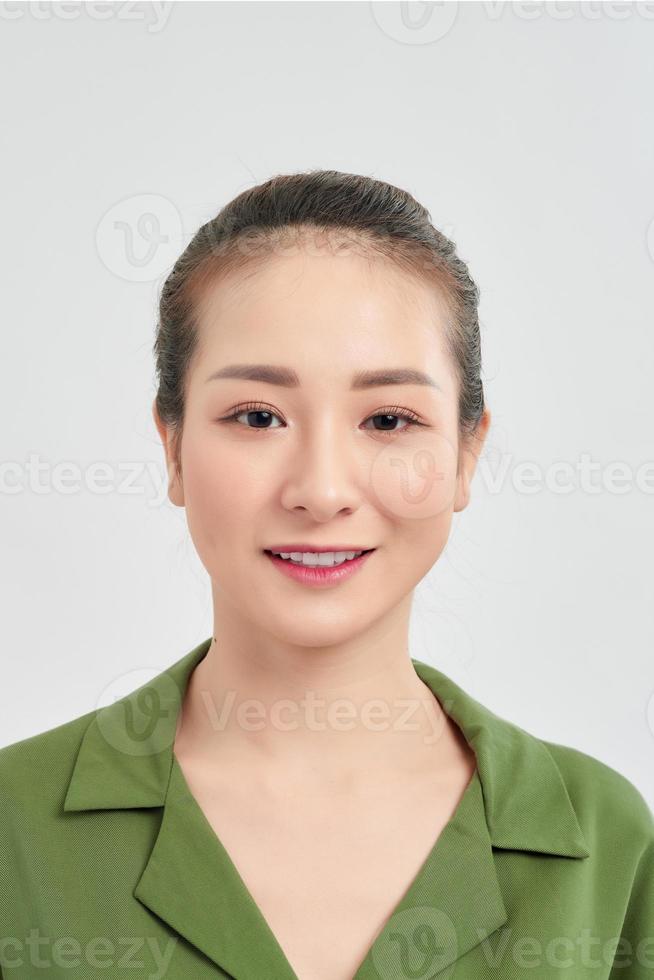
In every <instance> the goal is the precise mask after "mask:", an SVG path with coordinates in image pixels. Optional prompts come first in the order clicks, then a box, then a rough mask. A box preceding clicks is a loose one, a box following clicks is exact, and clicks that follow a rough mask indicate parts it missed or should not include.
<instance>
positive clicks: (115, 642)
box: [0, 2, 654, 806]
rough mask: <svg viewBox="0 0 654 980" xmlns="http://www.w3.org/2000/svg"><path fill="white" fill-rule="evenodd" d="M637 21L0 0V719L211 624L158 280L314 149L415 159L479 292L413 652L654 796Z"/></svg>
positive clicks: (646, 251)
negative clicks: (158, 388)
mask: <svg viewBox="0 0 654 980" xmlns="http://www.w3.org/2000/svg"><path fill="white" fill-rule="evenodd" d="M653 47H654V3H653V4H649V5H648V4H644V3H634V4H617V3H611V4H606V5H604V6H602V5H600V4H599V3H588V4H584V5H583V6H580V5H577V4H572V3H563V2H559V3H540V4H539V3H535V4H516V5H514V6H510V5H509V4H508V3H474V4H463V3H461V4H458V5H457V4H456V3H452V4H448V5H443V4H439V3H436V4H433V5H429V4H408V5H407V4H396V3H381V4H377V3H372V4H371V3H328V4H324V3H311V4H309V3H288V4H286V3H263V4H259V3H241V4H231V3H222V4H214V3H208V4H195V3H189V4H175V5H172V6H171V5H170V4H156V5H147V6H144V5H138V4H137V5H134V4H126V3H125V4H122V3H117V4H114V5H111V6H103V7H100V6H99V5H92V4H89V5H88V6H86V7H83V6H81V7H75V6H74V5H72V4H62V5H58V6H50V7H48V6H46V5H45V4H43V3H28V4H25V5H23V6H22V7H19V6H18V5H17V4H14V3H8V2H7V3H3V4H2V5H1V6H0V53H1V58H0V62H1V64H2V68H1V76H2V77H1V78H0V80H1V82H2V90H3V93H4V98H3V100H2V109H1V114H2V117H1V125H0V140H1V141H2V159H3V170H2V175H3V182H2V234H1V236H0V240H1V247H2V334H1V340H2V353H1V356H0V382H1V383H0V399H1V400H2V404H1V406H0V407H1V410H2V422H1V436H2V438H1V453H0V455H1V460H2V467H3V469H2V486H3V490H2V492H1V493H0V506H1V513H2V517H1V521H2V523H1V527H0V533H1V541H2V548H1V550H0V586H1V595H2V600H3V601H2V644H1V650H2V685H1V689H2V693H1V710H0V744H2V745H5V744H9V743H12V742H15V741H18V740H20V739H23V738H26V737H28V736H30V735H32V734H36V733H37V732H41V731H45V730H46V729H49V728H51V727H54V726H56V725H58V724H61V723H64V722H66V721H68V720H70V719H71V718H73V717H76V716H78V715H80V714H82V713H85V712H87V711H90V710H92V709H94V708H95V707H96V706H98V705H99V704H100V703H101V702H102V698H103V697H104V698H105V701H106V700H107V698H108V693H107V692H108V691H111V692H112V697H111V700H113V697H114V696H115V693H116V691H117V690H119V689H120V690H121V691H122V693H127V691H129V690H132V689H134V688H135V687H137V686H138V685H139V684H140V683H142V682H143V679H147V678H142V676H141V674H142V673H143V671H145V672H146V673H147V674H148V676H151V675H153V674H154V673H158V672H159V671H160V670H163V669H165V668H166V667H167V666H169V665H170V664H171V663H173V662H174V661H176V660H178V659H179V658H180V657H182V656H183V655H184V654H185V653H186V652H188V651H189V650H190V649H191V647H193V646H195V645H196V644H198V643H199V642H201V641H202V640H203V639H205V638H207V637H208V636H210V635H211V626H212V618H211V602H210V592H209V583H208V578H207V575H206V572H205V570H204V568H203V567H202V566H201V564H200V562H199V559H198V558H197V556H196V554H195V551H194V548H193V545H192V542H191V540H190V537H189V534H188V531H187V527H186V521H185V514H184V511H183V510H179V509H176V508H174V507H173V506H172V505H171V504H170V502H169V501H168V500H167V499H166V498H165V490H164V491H162V481H163V480H164V477H165V471H164V466H163V452H162V449H161V446H160V443H159V440H158V436H157V433H156V430H155V428H154V424H153V422H152V418H151V414H150V411H151V403H152V399H153V397H154V392H155V388H154V360H153V355H152V350H151V347H152V342H153V340H154V328H155V322H156V300H157V294H158V289H159V288H160V285H161V282H162V280H163V278H164V277H165V274H166V271H167V270H168V268H169V267H170V265H171V264H172V262H173V261H174V259H175V257H176V256H177V255H178V254H179V253H180V252H181V251H182V249H183V248H184V246H185V245H186V243H187V242H188V240H189V239H190V237H191V236H192V234H193V233H194V232H195V230H196V229H197V227H198V226H199V225H200V224H201V223H203V222H204V221H206V220H208V219H209V218H210V217H211V216H213V215H214V214H215V213H216V212H217V211H218V210H219V208H220V207H222V206H223V205H224V204H225V203H227V201H229V200H230V199H231V198H232V197H233V196H234V195H235V194H237V193H238V192H240V191H242V190H243V189H245V188H247V187H250V186H252V185H253V184H255V183H259V182H261V181H263V180H265V179H267V178H269V177H270V176H272V175H273V174H275V173H283V172H290V171H296V170H303V169H313V168H319V167H325V168H335V169H339V170H346V171H349V172H357V173H363V174H367V175H370V176H374V177H379V178H381V179H384V180H388V181H391V182H392V183H396V184H398V185H400V186H402V187H405V188H406V189H407V190H409V191H411V193H413V194H414V195H415V196H416V197H417V198H418V199H419V200H420V201H422V203H424V204H425V205H426V206H427V207H428V209H429V210H430V213H431V215H432V218H433V221H434V223H435V224H436V225H437V226H438V227H440V228H441V229H442V230H443V231H444V232H445V233H446V234H448V235H449V236H450V237H452V238H453V239H454V240H455V241H456V243H457V246H458V249H459V253H460V254H461V255H462V257H463V258H464V259H465V260H466V261H467V262H468V264H469V267H470V271H471V274H472V275H473V277H474V278H475V279H476V281H477V282H478V284H479V286H480V289H481V294H482V300H481V307H480V316H481V322H482V343H483V358H484V372H483V378H484V382H485V390H486V397H487V401H488V404H489V406H490V408H491V411H492V413H493V426H492V429H491V433H490V436H489V439H488V443H487V447H486V451H485V453H484V456H483V459H482V463H481V465H480V469H479V470H478V473H477V475H476V477H475V482H474V485H473V500H472V503H471V505H470V507H469V508H468V509H467V510H466V511H464V512H463V513H461V514H457V515H455V518H454V525H453V529H452V534H451V538H450V541H449V543H448V546H447V548H446V550H445V552H444V553H443V555H442V556H441V558H440V559H439V561H438V562H437V563H436V565H435V566H434V568H433V570H432V571H431V573H430V574H429V576H428V577H427V578H426V579H425V580H424V581H423V582H422V583H421V584H420V586H419V588H418V590H417V593H416V601H415V605H414V615H413V619H412V626H411V655H412V656H414V657H417V658H418V659H421V660H425V661H428V662H430V663H433V664H435V665H436V666H438V667H439V668H440V669H441V670H444V671H445V672H446V673H449V674H450V676H452V677H453V678H454V679H455V680H456V681H457V682H458V683H459V684H461V685H462V686H464V687H465V688H466V690H468V691H469V692H470V693H471V694H472V695H473V696H474V697H476V698H477V699H478V700H481V701H482V702H483V703H484V704H486V705H487V706H488V707H489V708H491V710H494V711H496V712H497V713H499V714H501V715H502V716H504V717H505V718H507V719H509V720H511V721H513V722H515V723H517V724H519V725H521V726H522V727H524V728H526V729H528V730H529V731H530V732H532V733H533V734H535V735H537V736H539V737H541V738H545V739H549V740H551V741H556V742H560V743H564V744H568V745H573V746H575V747H577V748H579V749H581V750H583V751H585V752H587V753H589V754H591V755H593V756H595V757H596V758H599V759H601V760H603V761H604V762H606V763H608V764H609V765H611V766H612V767H614V768H615V769H617V770H619V771H620V772H621V773H623V774H624V775H626V776H627V777H628V778H629V779H630V780H631V781H632V782H634V783H635V785H636V786H638V788H639V789H640V790H641V792H642V793H643V795H644V796H645V797H646V798H647V800H648V802H649V804H650V806H654V767H653V766H652V757H653V748H654V699H653V692H654V656H653V642H652V641H653V634H654V602H653V601H652V599H653V595H652V593H653V588H652V545H653V544H654V534H653V532H654V516H653V515H654V466H653V464H652V459H653V456H652V436H653V425H654V412H653V408H654V406H653V404H652V401H653V396H652V375H653V369H654V356H653V355H654V339H653V327H654V319H653V309H652V306H653V302H652V294H653V285H652V284H653V279H654V226H653V225H652V219H653V218H654V182H653V179H652V178H653V176H654V119H653V112H652V106H653V104H654V103H653V101H652V92H653V91H654V59H653V58H652V50H653ZM148 216H151V217H148ZM584 457H586V459H587V460H588V461H589V463H590V464H593V465H594V470H593V472H592V473H591V475H590V477H589V483H590V484H591V486H590V487H589V485H588V483H586V484H584V483H583V482H582V479H581V476H580V474H579V473H578V472H577V467H578V466H579V465H580V464H581V462H582V461H583V459H584ZM30 458H31V459H32V464H33V466H35V465H36V464H37V463H40V464H41V467H42V470H41V474H40V475H33V476H32V477H30V473H29V468H28V464H29V461H30ZM97 462H100V463H104V464H107V465H108V466H109V467H110V468H111V470H113V476H111V475H110V476H109V478H108V479H107V478H105V480H104V483H105V485H108V487H109V492H107V493H98V492H97V491H96V489H94V485H93V483H92V480H91V470H90V467H91V464H93V463H97ZM560 462H563V463H567V465H568V466H569V468H570V474H571V475H570V476H569V477H568V479H569V480H571V482H570V487H571V490H570V492H567V493H562V492H557V491H556V489H555V486H554V484H553V483H551V480H552V479H558V480H559V482H560V481H561V479H562V476H561V474H559V475H558V476H557V473H556V472H555V470H554V469H553V467H554V464H556V463H560ZM63 463H66V464H70V466H71V467H72V469H69V470H67V474H68V475H67V476H63V477H62V475H61V473H60V472H59V471H58V470H57V467H58V466H59V465H60V464H63ZM525 463H532V464H535V465H536V468H537V469H536V470H535V473H536V479H534V478H533V476H532V478H531V479H530V480H528V481H527V485H528V486H531V487H532V488H535V490H534V489H532V492H526V488H525V486H524V485H521V484H520V482H519V476H520V472H521V467H523V466H524V464H525ZM618 463H621V464H622V469H621V470H620V472H619V473H617V475H616V471H615V464H618ZM145 464H147V466H146V465H145ZM125 467H127V469H125ZM647 467H649V469H647ZM75 468H76V469H75ZM612 468H613V469H612ZM75 472H77V476H75ZM129 473H132V478H131V479H130V482H131V484H132V485H131V492H128V490H127V488H126V487H125V486H124V485H123V482H124V481H125V479H126V478H127V477H128V476H129ZM71 474H72V475H71ZM538 474H540V475H538ZM134 476H135V477H136V480H135V481H134ZM494 478H497V480H498V485H494V482H493V480H494ZM547 481H550V482H549V485H548V482H547ZM39 486H40V487H41V489H39ZM66 486H68V487H72V492H70V491H69V492H63V491H64V488H65V487H66ZM164 487H165V485H164ZM593 487H595V488H596V489H595V490H593ZM14 488H17V490H16V489H14ZM621 488H622V492H620V490H621ZM162 498H163V500H162ZM133 671H140V672H141V674H139V675H138V676H137V675H135V674H133V673H132V672H133Z"/></svg>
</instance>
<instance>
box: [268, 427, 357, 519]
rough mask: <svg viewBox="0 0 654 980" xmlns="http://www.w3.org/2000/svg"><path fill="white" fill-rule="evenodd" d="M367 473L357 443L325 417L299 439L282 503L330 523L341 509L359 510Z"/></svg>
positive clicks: (291, 508)
mask: <svg viewBox="0 0 654 980" xmlns="http://www.w3.org/2000/svg"><path fill="white" fill-rule="evenodd" d="M364 476H365V474H364V472H363V467H362V461H361V459H357V457H356V453H355V447H354V443H353V442H352V441H349V440H348V439H347V438H346V437H344V434H343V432H342V430H339V429H338V427H337V425H336V423H335V422H334V421H333V420H331V419H329V418H325V417H323V418H322V419H321V420H320V422H319V423H317V424H316V426H315V427H314V428H313V429H312V431H311V432H307V433H306V435H305V436H304V437H303V438H301V439H299V440H298V444H297V447H296V450H295V453H294V456H293V458H292V460H291V461H290V462H289V469H288V473H287V477H286V480H285V483H284V489H283V493H282V504H283V506H284V507H285V508H286V509H288V510H298V509H299V510H306V511H308V512H309V513H310V514H311V516H312V517H313V518H314V520H316V521H320V522H326V521H328V520H330V519H331V518H333V517H334V516H335V515H336V514H339V513H340V512H341V511H345V512H352V511H355V510H356V509H357V508H358V507H359V505H360V503H361V500H362V499H363V495H364Z"/></svg>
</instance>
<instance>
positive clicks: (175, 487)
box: [152, 398, 184, 507]
mask: <svg viewBox="0 0 654 980" xmlns="http://www.w3.org/2000/svg"><path fill="white" fill-rule="evenodd" d="M152 418H153V419H154V424H155V426H156V428H157V432H158V433H159V437H160V439H161V442H162V444H163V448H164V454H165V459H166V470H167V472H168V499H169V500H170V502H171V504H174V505H175V506H176V507H183V506H184V486H183V483H182V479H181V474H179V473H178V472H177V467H176V464H175V459H174V454H173V448H172V447H173V440H172V438H171V435H170V432H169V429H168V426H166V425H165V424H164V423H163V422H162V421H161V417H160V415H159V412H158V411H157V400H156V398H155V400H154V401H153V403H152Z"/></svg>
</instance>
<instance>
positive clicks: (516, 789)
mask: <svg viewBox="0 0 654 980" xmlns="http://www.w3.org/2000/svg"><path fill="white" fill-rule="evenodd" d="M210 646H211V639H208V640H205V641H203V642H202V643H201V644H199V646H197V647H195V649H193V650H191V652H190V653H188V654H187V655H186V656H185V657H183V658H182V659H181V660H178V661H177V663H175V664H173V665H172V666H171V667H169V668H168V669H167V670H165V671H163V672H162V673H160V674H158V675H157V676H155V677H154V678H153V680H151V681H149V682H148V683H147V684H145V685H143V686H142V687H140V688H138V689H137V690H136V691H134V692H132V693H131V694H128V695H127V696H126V697H124V698H122V699H120V700H119V701H116V702H114V704H112V705H109V706H107V707H104V708H101V709H99V710H98V711H97V712H95V713H94V714H93V717H92V719H91V721H90V723H89V725H88V726H87V728H86V730H85V733H84V736H83V738H82V742H81V745H80V749H79V752H78V755H77V760H76V762H75V766H74V769H73V773H72V777H71V780H70V783H69V786H68V791H67V794H66V798H65V801H64V810H65V811H67V812H69V813H71V814H72V813H74V812H75V811H84V810H98V811H102V810H105V809H121V808H128V807H129V808H134V807H163V813H162V816H161V820H160V824H159V828H158V832H157V834H156V835H155V837H154V843H153V846H152V848H151V851H150V854H149V855H147V856H145V860H144V864H143V867H142V871H141V873H140V876H139V877H138V880H137V882H136V885H135V887H134V889H133V892H132V894H133V896H134V898H135V899H136V900H137V901H138V902H140V903H141V904H142V905H143V906H145V908H146V909H149V910H150V912H152V913H154V914H155V915H156V916H157V917H158V919H161V920H163V921H164V922H166V923H167V924H168V925H169V926H170V927H171V928H172V929H173V930H175V932H176V933H177V934H178V935H181V936H183V937H184V938H185V939H186V940H187V941H188V942H189V943H191V944H193V945H194V946H195V947H196V949H198V950H200V951H201V952H202V953H203V954H204V955H205V956H207V957H209V959H210V960H211V961H212V962H213V963H215V964H216V965H217V966H219V967H220V968H221V970H223V971H227V974H228V975H229V976H232V977H235V978H236V980H260V978H261V977H262V976H271V975H274V976H275V978H276V980H297V976H296V974H295V973H294V971H293V968H292V966H291V964H290V962H289V961H288V959H287V957H286V955H285V953H284V950H283V949H282V947H281V945H280V943H279V942H278V940H277V938H276V936H275V935H274V933H273V932H272V930H271V928H270V926H269V924H268V922H267V921H266V919H265V918H264V916H263V914H262V913H261V910H260V909H259V907H258V905H257V903H256V902H255V901H254V898H253V896H252V893H251V892H250V890H249V889H248V888H247V886H246V884H245V882H244V881H243V879H242V878H241V875H240V874H239V871H238V870H237V868H236V866H235V865H234V863H233V861H232V860H231V857H230V855H229V854H228V852H227V851H226V850H225V848H224V847H223V845H222V843H221V841H220V840H219V838H218V837H217V836H216V834H215V833H214V831H213V829H212V827H211V825H210V824H209V822H208V820H207V819H206V817H205V815H204V813H203V811H202V810H201V808H200V806H199V804H198V803H197V801H196V800H195V798H194V796H193V794H192V793H191V791H190V788H189V786H188V784H187V782H186V780H185V778H184V774H183V771H182V769H181V768H180V766H179V764H178V763H177V760H176V758H175V756H174V753H173V745H174V739H175V732H176V728H177V720H178V717H179V712H180V708H181V705H182V703H183V697H184V694H185V691H186V688H187V684H188V681H189V678H190V675H191V672H192V671H193V669H194V667H196V666H197V664H198V663H199V662H200V660H201V659H202V658H203V657H204V656H205V655H206V654H207V652H208V650H209V648H210ZM412 662H413V665H414V667H415V670H416V672H417V674H418V676H419V677H420V678H421V680H422V681H423V682H424V683H425V684H427V686H428V687H429V688H430V689H431V690H432V691H433V692H434V694H435V695H436V696H437V697H438V700H439V701H440V703H441V704H442V706H443V708H444V710H445V711H446V712H447V713H448V714H449V715H450V716H451V717H452V718H453V720H454V721H455V722H456V723H457V724H458V725H459V727H460V728H461V730H462V731H463V733H464V735H465V737H466V739H467V741H468V742H469V743H470V745H471V746H472V748H473V749H474V752H475V755H476V758H477V769H476V770H475V773H474V774H473V777H472V779H471V781H470V783H469V784H468V786H467V788H466V790H465V792H464V793H463V796H462V797H461V799H460V801H459V804H458V806H457V808H456V810H455V812H454V814H453V816H452V818H451V819H450V820H449V822H448V823H447V825H446V826H445V827H444V828H443V829H442V831H441V832H440V835H438V836H437V839H436V843H435V845H434V847H433V849H432V851H431V852H430V854H429V856H428V857H427V859H426V861H425V862H424V864H423V866H422V867H421V869H420V871H419V873H418V875H417V876H416V877H415V879H414V880H413V882H412V883H411V885H410V886H409V888H408V889H407V891H406V892H405V894H404V896H403V897H402V898H401V900H400V901H399V903H398V904H397V905H396V906H395V908H394V909H393V911H392V913H391V915H390V918H389V919H388V920H387V921H386V923H385V924H384V925H383V927H382V929H381V931H380V932H379V933H378V934H377V936H376V938H375V939H374V942H373V944H372V946H371V947H370V949H369V950H368V952H367V953H366V955H365V957H364V958H363V960H362V961H361V964H360V966H359V968H358V969H357V971H356V973H355V976H354V980H378V978H379V976H380V975H383V976H397V975H399V974H400V972H402V971H403V970H405V966H402V963H401V962H400V961H399V960H398V959H397V957H398V956H402V955H404V954H403V953H402V952H401V948H400V946H401V945H402V944H400V946H399V945H398V936H400V935H401V936H403V937H404V940H405V942H404V946H407V944H408V945H410V944H411V943H412V942H415V939H416V937H422V936H423V935H424V933H425V930H427V931H428V932H429V935H434V936H438V938H439V946H438V955H437V957H436V960H435V962H432V963H431V966H430V970H432V973H430V975H432V974H433V973H441V972H442V971H443V970H446V969H447V968H448V967H450V966H451V965H452V964H453V963H454V962H455V961H456V960H458V959H460V958H461V957H462V956H463V955H465V954H466V953H467V952H469V951H470V950H472V949H474V948H475V947H476V946H478V945H479V944H480V943H482V942H483V941H484V939H485V938H486V937H487V936H489V935H491V934H492V933H493V932H495V930H497V929H499V928H501V927H502V926H505V925H506V923H507V922H508V919H509V913H508V911H507V908H506V905H505V902H504V898H503V895H502V888H501V886H500V881H499V877H498V873H497V869H496V865H495V852H494V848H503V849H505V850H506V849H516V850H520V851H536V852H541V853H545V854H556V855H560V856H562V857H568V858H569V857H572V858H584V857H587V856H588V849H587V847H586V842H585V840H584V837H583V835H582V832H581V829H580V827H579V823H578V821H577V817H576V814H575V811H574V809H573V807H572V803H571V801H570V798H569V796H568V794H567V791H566V788H565V784H564V781H563V778H562V776H561V773H560V771H559V769H558V767H557V766H556V763H555V761H554V759H553V757H552V756H551V755H550V753H549V752H548V750H547V748H546V746H545V745H544V744H543V743H542V742H541V741H539V740H538V739H536V738H534V737H533V736H532V735H529V734H528V733H527V732H525V731H523V730H522V729H521V728H519V727H518V726H516V725H512V724H511V723H509V722H507V721H505V720H503V719H502V718H500V717H499V716H497V715H495V714H493V713H492V712H491V711H489V710H488V709H487V708H485V707H483V705H481V704H479V703H478V702H477V701H476V700H475V699H474V698H472V697H471V696H470V695H469V694H467V693H466V692H465V691H464V690H462V689H461V688H460V687H459V686H458V685H456V684H455V683H454V682H453V681H452V680H451V679H450V678H449V677H447V676H446V675H445V674H443V673H441V672H440V671H439V670H437V669H436V668H435V667H431V666H429V665H427V664H424V663H422V662H420V661H418V660H413V661H412ZM396 832H397V835H398V840H400V839H401V836H402V835H403V834H404V832H405V831H404V829H403V828H402V827H401V826H398V827H397V831H396ZM281 887H283V883H282V885H281ZM244 937H247V942H245V941H244ZM419 945H420V944H419ZM407 948H408V947H407ZM423 952H424V950H423ZM398 971H399V972H398ZM402 975H406V974H405V973H404V972H402Z"/></svg>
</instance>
